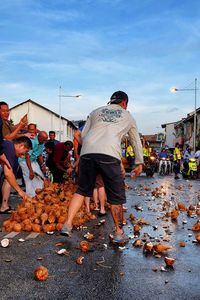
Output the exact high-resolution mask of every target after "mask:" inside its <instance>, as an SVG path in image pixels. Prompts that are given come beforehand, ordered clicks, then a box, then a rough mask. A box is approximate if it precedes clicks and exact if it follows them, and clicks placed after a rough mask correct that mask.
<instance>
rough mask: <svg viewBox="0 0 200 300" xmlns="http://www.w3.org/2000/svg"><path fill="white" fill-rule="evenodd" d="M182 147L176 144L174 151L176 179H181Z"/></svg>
mask: <svg viewBox="0 0 200 300" xmlns="http://www.w3.org/2000/svg"><path fill="white" fill-rule="evenodd" d="M179 148H180V145H179V143H176V145H175V149H174V155H173V157H174V179H179V177H178V174H179V173H180V163H181V152H180V149H179Z"/></svg>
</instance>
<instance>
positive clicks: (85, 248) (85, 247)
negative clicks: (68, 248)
mask: <svg viewBox="0 0 200 300" xmlns="http://www.w3.org/2000/svg"><path fill="white" fill-rule="evenodd" d="M79 248H80V249H81V251H82V252H88V251H90V247H89V244H88V242H87V241H82V242H80V244H79Z"/></svg>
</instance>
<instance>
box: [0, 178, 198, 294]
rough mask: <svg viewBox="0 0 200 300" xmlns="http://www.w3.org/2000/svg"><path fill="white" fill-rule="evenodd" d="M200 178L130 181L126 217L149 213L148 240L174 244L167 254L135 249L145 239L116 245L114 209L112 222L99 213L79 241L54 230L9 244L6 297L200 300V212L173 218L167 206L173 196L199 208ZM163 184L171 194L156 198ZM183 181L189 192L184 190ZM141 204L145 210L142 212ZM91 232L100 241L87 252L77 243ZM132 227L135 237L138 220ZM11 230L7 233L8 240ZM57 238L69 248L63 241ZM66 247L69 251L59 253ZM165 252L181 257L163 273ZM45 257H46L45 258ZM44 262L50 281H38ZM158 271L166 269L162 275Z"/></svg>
mask: <svg viewBox="0 0 200 300" xmlns="http://www.w3.org/2000/svg"><path fill="white" fill-rule="evenodd" d="M199 182H200V181H199V180H195V181H191V180H190V181H189V180H182V179H180V180H177V181H174V179H173V176H172V175H171V176H165V177H160V176H158V175H157V174H156V175H154V177H153V178H147V177H146V176H144V175H141V176H140V177H138V178H136V179H130V178H129V177H126V183H127V184H128V185H129V186H132V187H133V189H128V190H127V204H126V206H127V207H128V211H127V212H126V213H125V214H124V217H125V218H127V217H129V215H130V213H133V214H134V215H135V216H136V220H139V219H140V218H142V219H143V220H145V221H148V222H150V225H144V226H143V228H142V229H141V231H140V238H144V234H145V233H147V234H148V236H147V241H149V240H150V241H152V242H153V243H154V244H155V243H156V241H159V240H160V241H161V242H162V243H164V244H166V245H170V246H172V249H170V250H169V251H168V252H165V253H163V254H161V257H160V258H156V257H155V256H154V255H153V254H143V251H142V248H135V247H133V245H132V243H133V242H134V241H135V240H136V239H137V237H135V238H134V239H132V240H131V239H130V241H129V243H128V244H126V245H125V249H124V250H120V249H119V247H118V246H116V245H113V244H111V243H110V242H109V237H108V234H109V233H110V232H112V230H113V223H112V219H111V216H110V212H109V211H108V215H107V216H106V217H105V219H106V223H105V224H104V225H101V226H96V224H97V223H98V222H99V220H100V219H99V217H98V218H97V220H93V221H91V222H90V223H88V224H87V226H88V228H86V229H84V230H81V231H75V232H74V233H73V237H72V238H71V239H68V238H66V237H63V236H60V235H59V233H54V234H53V235H48V234H39V235H38V236H37V237H36V238H33V239H27V240H25V242H19V241H18V239H19V238H24V239H26V238H27V236H28V235H29V233H26V232H22V233H19V234H17V235H16V236H15V237H13V238H12V244H11V246H10V247H9V248H0V265H1V267H0V278H1V281H0V285H1V286H0V299H2V300H3V299H70V300H72V299H74V300H77V299H97V300H98V299H104V300H106V299H145V300H146V299H200V285H199V279H200V272H199V266H200V260H199V256H200V245H198V244H196V243H193V240H194V239H195V234H196V233H198V232H193V231H191V230H189V229H190V228H191V227H192V226H193V224H194V223H196V221H197V220H198V219H199V218H200V217H197V215H196V214H195V213H194V214H193V215H192V217H188V216H187V214H186V212H180V213H179V217H178V219H177V221H172V220H171V218H166V217H165V213H166V210H164V209H165V208H164V206H163V203H164V202H166V201H167V202H168V204H170V209H171V208H173V207H174V206H175V204H176V203H177V202H178V201H181V202H183V203H185V204H186V206H187V207H188V206H189V205H190V204H192V205H197V204H198V202H199V200H198V197H197V195H198V193H200V192H199V188H200V186H199ZM141 185H143V186H141ZM161 185H162V186H163V189H162V192H165V193H166V195H163V196H162V197H160V198H155V199H154V198H152V194H151V192H152V190H154V189H155V188H156V187H160V186H161ZM180 185H181V186H182V189H181V190H178V189H177V187H178V186H180ZM144 186H145V187H150V188H151V191H145V190H144ZM16 200H17V202H19V201H20V200H19V199H18V198H17V197H16V196H15V195H13V196H12V198H11V204H14V203H15V202H16ZM135 205H138V206H141V207H142V209H143V210H136V209H135ZM4 219H5V216H2V215H1V216H0V226H1V225H2V223H3V220H4ZM183 222H185V224H183ZM155 225H156V226H158V229H156V230H154V229H153V226H155ZM88 231H89V232H91V233H93V234H94V235H95V240H94V241H93V242H91V243H90V245H91V246H90V247H91V251H90V252H88V253H82V252H81V250H80V249H78V248H76V246H77V244H79V242H80V241H82V240H83V239H84V238H83V235H84V234H85V233H87V232H88ZM124 231H125V233H126V234H128V235H131V236H133V235H134V231H133V225H132V224H131V222H130V220H128V224H127V225H125V226H124ZM6 234H7V233H6V232H0V239H2V238H3V237H4V236H5V235H6ZM190 234H191V236H190ZM163 240H164V241H163ZM180 242H185V247H180V245H179V243H180ZM57 243H62V245H61V246H56V244H57ZM104 244H106V245H107V249H106V248H105V247H106V246H104ZM62 248H65V249H67V250H68V251H69V255H64V256H60V255H58V254H57V253H56V251H57V250H59V249H62ZM79 256H84V257H85V258H84V260H83V264H82V265H78V264H77V263H76V259H77V258H78V257H79ZM165 256H168V257H172V258H174V259H175V260H176V261H175V264H174V268H172V269H166V272H162V271H161V270H160V269H161V267H165V263H164V257H165ZM39 257H40V258H42V260H38V258H39ZM102 261H103V262H102ZM97 262H102V263H100V264H99V263H97ZM39 265H43V266H45V267H46V268H47V269H48V271H49V277H48V279H47V280H46V281H40V282H39V281H36V280H35V279H34V276H33V273H34V270H35V269H36V267H37V266H39ZM154 268H158V271H157V272H154V271H153V269H154Z"/></svg>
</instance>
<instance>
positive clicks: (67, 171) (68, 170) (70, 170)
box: [66, 167, 73, 175]
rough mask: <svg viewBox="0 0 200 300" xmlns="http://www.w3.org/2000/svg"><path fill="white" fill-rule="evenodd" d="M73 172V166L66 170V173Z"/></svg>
mask: <svg viewBox="0 0 200 300" xmlns="http://www.w3.org/2000/svg"><path fill="white" fill-rule="evenodd" d="M72 172H73V168H72V167H70V168H68V169H67V170H66V173H67V174H68V175H72Z"/></svg>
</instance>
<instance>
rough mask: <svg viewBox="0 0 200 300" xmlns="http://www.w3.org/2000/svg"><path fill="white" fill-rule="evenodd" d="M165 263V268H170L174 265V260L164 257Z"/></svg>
mask: <svg viewBox="0 0 200 300" xmlns="http://www.w3.org/2000/svg"><path fill="white" fill-rule="evenodd" d="M165 263H166V265H167V266H172V265H173V264H174V263H175V259H174V258H170V257H165Z"/></svg>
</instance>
